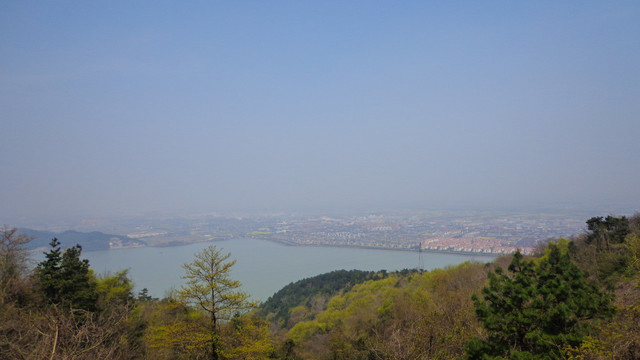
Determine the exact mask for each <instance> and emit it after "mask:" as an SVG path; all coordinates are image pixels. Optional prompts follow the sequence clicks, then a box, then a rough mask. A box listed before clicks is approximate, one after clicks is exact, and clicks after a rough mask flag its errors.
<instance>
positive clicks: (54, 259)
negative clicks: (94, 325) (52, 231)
mask: <svg viewBox="0 0 640 360" xmlns="http://www.w3.org/2000/svg"><path fill="white" fill-rule="evenodd" d="M49 245H50V246H51V249H50V250H49V252H48V253H45V256H46V260H44V261H42V262H41V263H39V264H38V267H37V274H38V281H39V283H40V287H41V289H42V292H43V294H44V297H45V299H46V300H47V301H48V302H49V303H51V304H56V305H62V306H63V307H65V308H68V309H83V310H88V311H95V310H96V309H97V308H96V302H97V294H96V284H95V281H94V279H93V278H92V274H93V273H92V272H90V270H89V261H88V260H86V259H83V260H80V254H81V253H82V247H81V246H80V245H76V246H74V247H71V248H68V249H66V250H65V251H64V253H62V255H61V252H60V242H59V241H58V239H56V238H53V239H52V240H51V242H50V243H49Z"/></svg>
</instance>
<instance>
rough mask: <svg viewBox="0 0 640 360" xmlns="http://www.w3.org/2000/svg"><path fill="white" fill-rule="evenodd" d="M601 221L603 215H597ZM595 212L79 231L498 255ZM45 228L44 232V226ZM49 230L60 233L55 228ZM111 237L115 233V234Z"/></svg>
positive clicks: (128, 239)
mask: <svg viewBox="0 0 640 360" xmlns="http://www.w3.org/2000/svg"><path fill="white" fill-rule="evenodd" d="M596 215H598V214H596ZM590 216H592V214H554V213H504V212H502V213H500V212H453V211H433V212H421V213H410V212H397V213H369V214H360V215H331V216H329V215H322V214H320V215H313V216H312V215H295V214H294V215H291V214H269V215H259V216H257V215H252V216H223V215H219V214H201V215H190V216H182V217H169V216H164V217H163V216H156V217H131V218H121V219H115V220H114V219H111V220H86V219H85V220H82V221H81V222H79V223H76V224H74V225H71V226H68V227H66V228H64V229H59V230H69V228H71V229H72V230H75V231H85V232H93V231H101V232H104V233H108V234H116V237H113V236H112V237H111V238H110V239H111V240H110V241H109V242H108V243H107V244H105V246H106V248H122V247H135V246H176V245H184V244H190V243H196V242H208V241H216V240H230V239H234V238H257V239H264V240H270V241H276V242H279V243H282V244H286V245H292V246H335V247H361V248H375V249H392V250H405V251H429V252H449V253H451V252H456V253H472V254H478V255H482V254H486V255H499V254H507V253H512V252H514V251H516V250H517V249H519V250H520V251H521V252H523V253H527V254H528V253H531V252H532V251H533V249H534V247H535V246H536V243H538V242H541V241H545V240H548V239H552V238H558V237H571V236H575V235H578V234H580V233H581V232H584V231H585V221H586V219H587V218H589V217H590ZM40 227H41V228H42V227H47V226H40ZM46 230H51V231H55V230H56V229H55V228H52V227H51V226H49V227H48V229H46ZM110 236H111V235H110Z"/></svg>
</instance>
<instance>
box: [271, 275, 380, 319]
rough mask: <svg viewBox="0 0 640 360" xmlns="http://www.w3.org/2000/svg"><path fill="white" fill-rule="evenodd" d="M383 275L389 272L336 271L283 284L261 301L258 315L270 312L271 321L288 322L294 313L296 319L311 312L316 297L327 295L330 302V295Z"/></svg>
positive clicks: (325, 296) (322, 308)
mask: <svg viewBox="0 0 640 360" xmlns="http://www.w3.org/2000/svg"><path fill="white" fill-rule="evenodd" d="M384 276H386V273H385V275H383V274H381V273H375V272H372V271H360V270H350V271H347V270H337V271H332V272H330V273H326V274H321V275H318V276H314V277H311V278H307V279H302V280H299V281H296V282H295V283H291V284H289V285H287V286H285V287H283V288H282V289H280V290H279V291H278V292H276V293H275V294H274V295H273V296H271V297H270V298H269V299H267V301H265V302H263V303H262V304H260V307H259V314H261V315H263V316H269V315H270V314H271V316H270V318H271V321H273V322H276V323H282V324H285V325H286V324H287V322H288V321H289V319H290V318H291V317H292V315H298V316H293V317H294V319H295V318H297V317H299V316H300V317H302V316H304V315H303V313H306V312H310V311H311V310H312V309H311V307H313V305H314V304H315V303H317V299H319V298H325V299H327V301H328V299H330V298H331V297H333V296H335V295H337V294H338V293H340V292H341V291H348V290H349V289H350V288H352V287H353V286H354V285H356V284H360V283H363V282H365V281H367V280H371V279H374V278H378V277H384ZM325 308H326V306H322V307H321V309H319V310H324V309H325ZM293 309H296V311H293ZM305 310H307V311H305Z"/></svg>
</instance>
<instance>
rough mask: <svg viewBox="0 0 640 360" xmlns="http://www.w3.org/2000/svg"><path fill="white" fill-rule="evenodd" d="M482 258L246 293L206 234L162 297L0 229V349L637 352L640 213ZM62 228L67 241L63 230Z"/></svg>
mask: <svg viewBox="0 0 640 360" xmlns="http://www.w3.org/2000/svg"><path fill="white" fill-rule="evenodd" d="M586 225H587V229H588V231H587V232H586V233H585V234H582V235H579V236H576V237H572V238H568V239H564V238H562V239H552V240H549V241H548V242H546V243H543V244H540V245H539V246H538V248H537V250H536V253H535V255H533V256H523V255H522V254H520V253H519V252H516V253H515V254H513V255H509V256H503V257H500V258H497V259H495V260H494V261H493V262H491V263H486V264H485V263H469V262H466V263H462V264H459V265H457V266H451V267H447V268H444V269H437V270H433V271H429V272H424V271H417V270H405V271H402V272H389V273H387V272H385V271H380V272H362V271H335V272H332V273H328V274H323V275H320V276H317V277H314V278H309V279H304V280H301V281H298V282H296V283H292V284H289V285H288V286H286V287H284V288H283V289H282V290H280V291H279V292H277V293H276V294H274V295H273V296H272V297H271V298H269V299H268V300H267V301H265V302H264V303H262V304H256V303H252V302H251V301H250V300H249V297H248V296H247V294H244V293H242V292H241V291H239V283H238V282H237V281H234V280H233V279H231V278H230V276H229V275H230V272H229V270H230V269H231V267H232V266H233V264H234V262H233V261H229V260H228V258H229V254H224V253H221V252H220V250H218V249H216V248H215V246H211V247H209V248H207V249H205V250H203V251H202V252H201V253H198V254H195V256H194V261H193V262H191V263H189V264H185V267H184V270H185V275H184V279H185V285H184V286H183V287H182V288H181V289H179V290H176V291H175V292H174V293H173V294H172V295H171V296H168V297H166V298H164V299H156V298H152V297H150V296H149V295H148V294H147V291H146V290H145V289H143V290H142V291H140V292H138V293H137V294H134V293H133V285H132V282H131V280H130V278H129V277H128V275H127V272H126V271H123V272H119V273H115V274H109V275H97V274H95V273H94V272H93V270H92V269H91V267H90V264H89V262H88V261H87V260H83V259H82V250H83V249H82V247H81V246H72V247H68V246H69V245H71V244H68V243H65V246H67V247H68V248H66V249H64V250H62V248H61V243H60V241H58V239H57V238H54V239H52V240H51V242H50V243H49V249H48V251H47V252H46V253H45V259H44V260H43V261H42V262H40V263H39V264H38V265H37V266H36V267H35V268H28V266H27V264H28V261H27V257H28V252H27V244H28V243H29V241H30V237H29V236H28V235H26V234H22V233H20V232H19V231H17V230H16V229H11V228H7V227H5V228H4V229H2V230H0V231H1V240H0V358H1V359H94V360H95V359H291V360H293V359H318V360H320V359H366V360H368V359H452V358H466V359H538V358H539V359H640V214H636V215H633V216H631V217H625V216H607V217H593V218H591V219H589V220H587V221H586ZM61 241H63V242H64V241H66V239H64V238H63V237H61Z"/></svg>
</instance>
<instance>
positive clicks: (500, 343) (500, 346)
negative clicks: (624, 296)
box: [466, 244, 613, 359]
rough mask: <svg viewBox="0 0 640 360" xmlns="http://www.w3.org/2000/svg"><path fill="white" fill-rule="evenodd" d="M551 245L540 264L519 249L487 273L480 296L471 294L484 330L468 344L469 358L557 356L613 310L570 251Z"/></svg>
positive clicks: (554, 357)
mask: <svg viewBox="0 0 640 360" xmlns="http://www.w3.org/2000/svg"><path fill="white" fill-rule="evenodd" d="M550 249H551V251H550V252H549V256H548V257H545V258H543V259H541V261H540V262H539V263H538V264H536V263H535V262H534V261H524V260H523V256H522V254H520V253H519V252H517V253H516V254H515V255H514V256H513V260H512V262H511V264H510V265H509V268H508V273H505V272H504V271H503V270H502V269H501V268H500V267H498V268H496V271H495V273H492V272H490V273H489V285H488V287H485V288H483V289H482V295H483V299H482V300H481V299H479V298H478V297H477V296H476V295H474V296H473V301H474V305H475V308H476V315H477V317H478V320H480V322H481V323H482V325H483V326H484V328H485V329H486V331H487V334H488V336H487V338H486V339H485V340H481V339H472V340H471V341H470V342H469V343H468V344H467V347H466V352H467V354H468V358H469V359H492V358H493V359H500V358H512V359H527V358H547V359H557V358H560V357H561V356H562V354H563V352H564V350H565V349H566V348H567V347H568V346H577V345H579V344H580V343H581V342H582V340H583V338H584V336H585V335H586V331H587V330H588V328H589V322H588V321H589V320H591V319H595V318H602V317H605V316H608V315H610V314H611V313H612V311H613V310H612V308H611V306H610V302H611V298H612V297H611V296H610V295H608V294H605V293H602V292H601V291H600V290H599V289H598V288H596V287H595V286H593V285H590V284H588V283H587V282H586V281H585V279H584V275H583V273H582V272H581V271H580V270H579V269H578V268H577V267H576V266H575V265H574V264H573V263H572V262H571V260H570V258H569V255H568V254H566V253H562V252H561V251H560V250H559V249H558V247H557V246H555V245H554V244H551V245H550Z"/></svg>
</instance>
